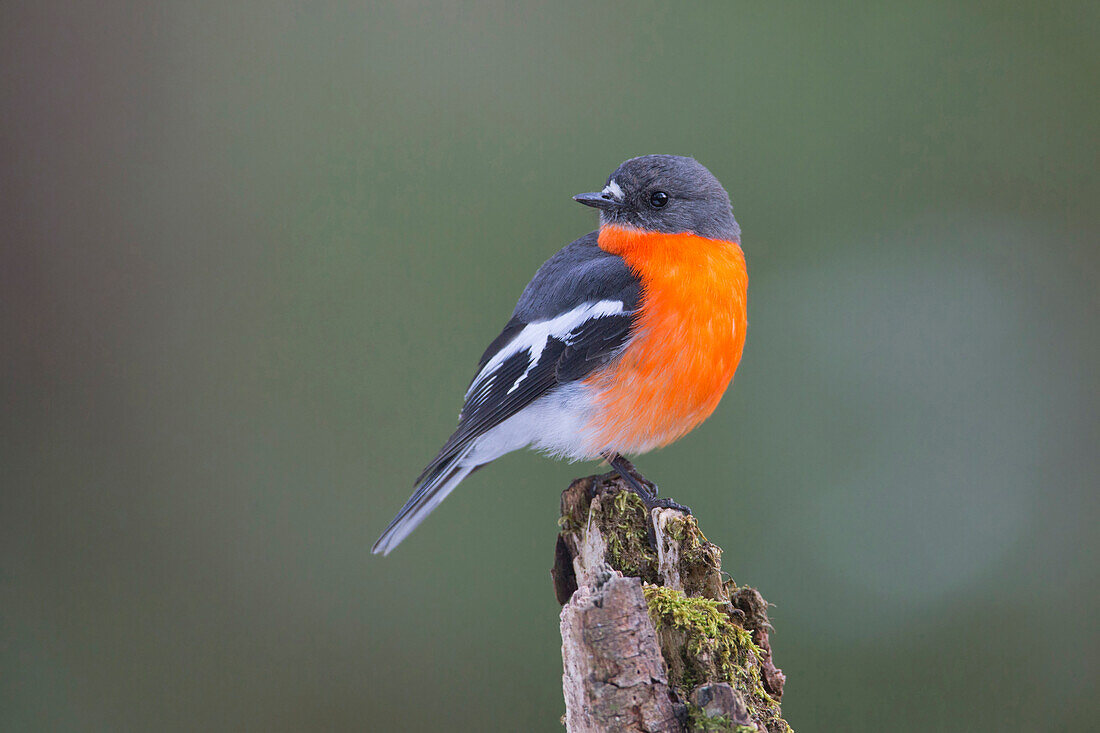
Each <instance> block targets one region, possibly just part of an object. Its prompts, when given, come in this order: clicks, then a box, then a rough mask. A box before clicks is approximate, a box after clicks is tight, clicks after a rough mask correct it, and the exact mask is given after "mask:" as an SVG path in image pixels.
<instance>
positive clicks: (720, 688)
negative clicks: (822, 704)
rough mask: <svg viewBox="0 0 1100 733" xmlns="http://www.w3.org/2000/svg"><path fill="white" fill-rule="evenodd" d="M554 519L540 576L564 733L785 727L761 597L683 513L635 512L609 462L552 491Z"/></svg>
mask: <svg viewBox="0 0 1100 733" xmlns="http://www.w3.org/2000/svg"><path fill="white" fill-rule="evenodd" d="M651 521H652V524H653V530H654V533H653V537H654V538H655V540H656V542H655V545H656V546H655V547H654V546H653V545H652V544H651V543H650V537H651V535H650V533H649V522H651ZM560 524H561V532H560V534H559V536H558V541H557V545H556V547H555V553H554V554H555V562H554V569H553V571H552V576H553V580H554V590H555V594H556V595H557V597H558V601H559V602H560V603H562V604H563V606H564V607H563V608H562V613H561V634H562V662H563V669H564V673H563V675H562V688H563V692H564V695H565V708H566V713H565V719H564V720H565V725H566V729H567V730H568V731H569V732H570V733H596V732H597V731H599V732H601V733H602V732H603V731H645V732H650V731H661V732H662V733H665V732H667V733H683V732H686V731H695V730H711V731H713V730H729V731H739V732H741V733H750V732H753V733H765V732H766V733H786V732H789V731H790V730H791V729H790V726H788V725H787V723H786V722H785V721H784V720H783V718H782V717H781V712H780V708H779V700H780V698H781V696H782V694H783V684H784V682H785V677H784V675H783V673H782V671H780V670H779V668H778V667H776V666H775V664H774V662H773V661H772V657H771V645H770V639H769V637H768V633H769V632H770V631H771V625H770V623H769V622H768V616H767V607H768V604H767V602H766V601H764V599H763V598H762V597H761V596H760V594H759V593H758V592H757V591H756V590H754V589H752V588H748V587H738V586H737V585H736V584H735V583H734V582H733V580H732V579H730V578H729V577H728V575H726V574H725V573H723V571H722V565H721V557H722V551H721V549H720V548H719V547H717V546H716V545H714V544H712V543H711V542H709V541H708V540H707V538H706V537H705V536H703V534H702V532H700V531H699V527H698V524H697V523H696V520H695V518H694V517H692V516H690V515H687V514H684V513H682V512H679V511H676V510H673V509H660V508H655V509H653V510H652V512H647V510H646V508H645V506H644V504H643V503H642V502H641V500H640V499H639V498H638V497H637V496H636V495H635V494H633V493H631V492H630V491H629V490H628V489H627V487H626V485H625V482H623V481H622V479H620V478H619V477H618V476H617V475H615V474H613V473H609V474H604V475H602V476H589V477H587V478H583V479H578V480H577V481H574V482H573V484H572V485H570V486H569V488H568V489H566V490H565V491H564V492H563V493H562V516H561V520H560Z"/></svg>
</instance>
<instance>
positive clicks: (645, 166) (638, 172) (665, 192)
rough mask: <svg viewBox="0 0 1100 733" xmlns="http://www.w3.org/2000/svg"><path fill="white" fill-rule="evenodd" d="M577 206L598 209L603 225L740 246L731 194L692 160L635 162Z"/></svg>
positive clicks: (661, 158) (666, 158) (583, 197)
mask: <svg viewBox="0 0 1100 733" xmlns="http://www.w3.org/2000/svg"><path fill="white" fill-rule="evenodd" d="M573 200H574V201H577V202H578V203H582V204H584V205H585V206H592V207H594V208H597V209H599V210H600V224H601V225H602V224H618V225H621V226H627V227H633V228H635V229H643V230H645V231H657V232H666V233H669V234H679V233H682V232H692V233H694V234H697V235H699V236H701V237H708V238H710V239H725V240H728V241H734V242H738V241H740V240H741V227H739V226H738V225H737V221H736V220H734V218H733V210H732V209H731V207H730V197H729V194H728V193H726V189H724V188H722V184H721V183H719V182H718V179H717V178H715V177H714V176H713V175H712V174H711V172H710V171H708V170H707V169H706V168H704V167H703V165H702V164H701V163H699V161H697V160H695V159H694V158H686V157H683V156H680V155H643V156H640V157H638V158H631V159H630V160H628V161H626V162H625V163H623V164H622V165H620V166H619V167H618V168H616V169H615V172H614V173H612V174H611V175H610V177H608V179H607V185H606V186H604V189H603V190H602V191H599V192H597V193H582V194H579V195H577V196H574V197H573Z"/></svg>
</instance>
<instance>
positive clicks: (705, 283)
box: [586, 226, 748, 453]
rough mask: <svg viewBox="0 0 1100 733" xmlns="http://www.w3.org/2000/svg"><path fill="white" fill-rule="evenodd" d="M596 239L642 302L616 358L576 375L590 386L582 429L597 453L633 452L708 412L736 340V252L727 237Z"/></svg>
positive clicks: (739, 263)
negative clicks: (591, 407) (620, 262)
mask: <svg viewBox="0 0 1100 733" xmlns="http://www.w3.org/2000/svg"><path fill="white" fill-rule="evenodd" d="M599 245H600V248H601V249H603V250H605V251H607V252H612V253H614V254H617V255H619V256H620V257H622V258H623V259H624V260H625V261H626V263H627V264H628V265H629V266H630V268H631V269H632V270H633V271H634V272H635V274H636V275H637V276H638V278H639V279H640V280H641V283H642V308H641V314H640V315H639V317H638V319H637V321H636V322H635V334H636V335H635V337H634V338H633V339H632V340H631V342H630V345H629V346H627V348H626V350H625V351H624V352H623V354H622V356H621V357H620V358H619V359H618V360H617V361H616V363H615V365H614V366H613V367H612V368H610V369H607V370H604V371H602V372H599V373H597V374H595V375H593V376H591V377H589V378H588V379H587V380H586V383H587V384H588V386H589V387H591V388H594V389H595V390H596V392H597V396H596V400H597V410H596V411H595V414H594V417H593V418H592V422H591V423H590V425H589V427H590V429H591V431H592V436H593V442H594V443H595V444H596V449H597V450H614V451H617V452H620V453H642V452H645V451H648V450H652V449H653V448H657V447H660V446H663V445H667V444H669V443H671V442H672V441H674V440H676V439H677V438H680V437H682V436H683V435H685V434H686V433H688V432H689V431H690V430H691V429H692V428H694V427H695V426H696V425H698V424H699V423H701V422H702V421H703V420H705V419H706V418H707V417H708V416H710V414H711V413H712V412H714V408H716V407H717V406H718V402H719V400H721V399H722V395H723V393H725V391H726V387H727V386H728V385H729V383H730V380H732V379H733V374H734V372H735V371H736V370H737V365H738V363H739V362H740V361H741V352H742V350H743V349H744V346H745V327H746V311H745V299H746V294H747V288H748V274H747V272H746V270H745V255H744V253H743V252H742V251H741V247H740V246H738V245H737V243H735V242H726V241H721V240H715V239H706V238H704V237H697V236H695V235H693V234H652V233H647V232H639V231H633V230H628V229H622V228H619V227H610V226H608V227H604V228H602V229H601V230H600V238H599Z"/></svg>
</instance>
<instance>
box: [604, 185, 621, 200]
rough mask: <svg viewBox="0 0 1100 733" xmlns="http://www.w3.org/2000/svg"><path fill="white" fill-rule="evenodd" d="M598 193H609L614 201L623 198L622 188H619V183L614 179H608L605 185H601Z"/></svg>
mask: <svg viewBox="0 0 1100 733" xmlns="http://www.w3.org/2000/svg"><path fill="white" fill-rule="evenodd" d="M600 193H609V194H611V197H612V198H614V199H615V200H616V201H622V200H623V190H622V189H621V188H619V184H617V183H615V181H608V182H607V185H606V186H604V187H603V191H601V192H600Z"/></svg>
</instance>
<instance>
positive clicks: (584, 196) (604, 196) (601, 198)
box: [573, 192, 622, 211]
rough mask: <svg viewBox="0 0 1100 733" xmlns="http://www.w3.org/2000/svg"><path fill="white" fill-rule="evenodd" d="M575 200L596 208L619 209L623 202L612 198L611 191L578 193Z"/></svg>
mask: <svg viewBox="0 0 1100 733" xmlns="http://www.w3.org/2000/svg"><path fill="white" fill-rule="evenodd" d="M573 200H574V201H576V202H577V203H578V204H584V205H585V206H591V207H592V208H594V209H603V210H605V211H606V210H608V209H617V208H619V207H620V206H622V202H620V201H616V200H615V199H614V198H612V196H611V194H610V193H603V192H599V193H578V194H577V195H576V196H574V197H573Z"/></svg>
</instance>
